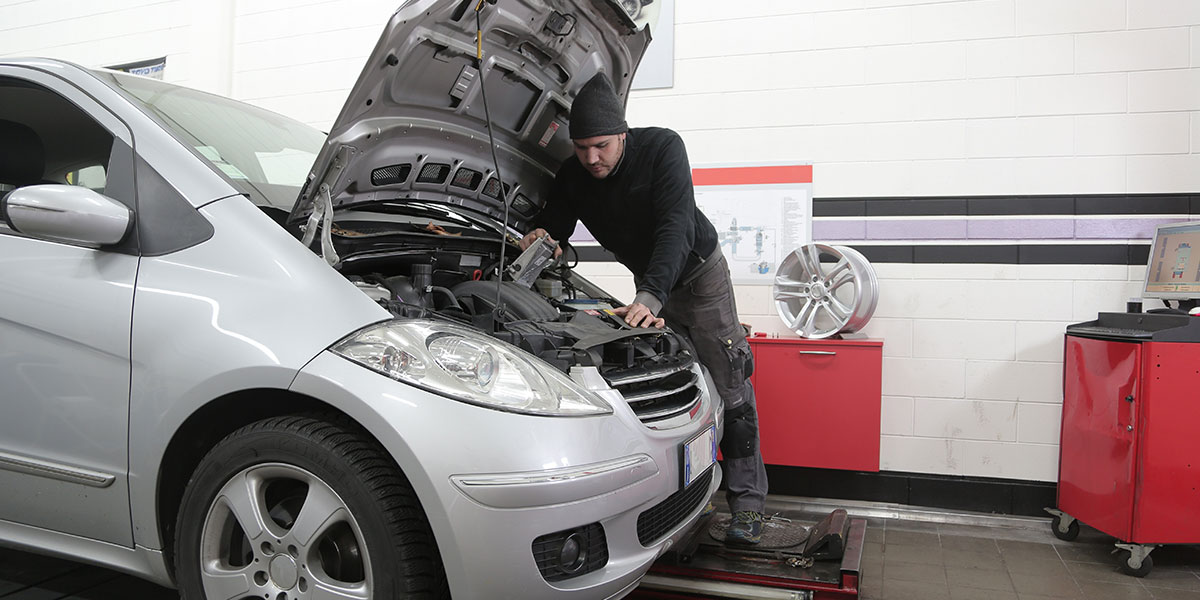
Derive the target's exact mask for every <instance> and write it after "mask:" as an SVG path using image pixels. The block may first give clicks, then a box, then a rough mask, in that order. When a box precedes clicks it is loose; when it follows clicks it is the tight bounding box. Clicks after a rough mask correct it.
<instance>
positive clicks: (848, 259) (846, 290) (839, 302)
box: [774, 244, 879, 339]
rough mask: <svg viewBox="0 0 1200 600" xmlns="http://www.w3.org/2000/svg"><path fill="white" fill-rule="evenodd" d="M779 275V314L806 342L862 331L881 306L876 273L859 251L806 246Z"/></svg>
mask: <svg viewBox="0 0 1200 600" xmlns="http://www.w3.org/2000/svg"><path fill="white" fill-rule="evenodd" d="M778 273H779V275H778V276H776V277H775V286H774V292H775V293H774V298H775V309H776V311H778V312H779V318H781V319H783V322H784V323H785V324H786V325H787V327H788V329H791V330H792V331H795V332H796V334H797V335H799V336H800V337H805V338H813V339H820V338H827V337H829V336H832V335H834V334H836V333H841V332H845V333H851V332H855V331H858V330H860V329H862V328H863V327H865V326H866V325H867V321H869V320H871V315H873V314H875V306H876V305H877V304H878V303H879V281H878V279H876V277H875V269H874V268H873V267H871V263H870V262H868V261H867V259H866V257H865V256H863V255H862V253H860V252H859V251H857V250H855V249H853V248H849V247H846V246H826V245H825V244H806V245H804V246H801V247H799V248H797V249H796V250H794V251H793V252H792V253H791V254H789V255H787V257H786V258H784V259H783V262H781V263H780V264H779V271H778Z"/></svg>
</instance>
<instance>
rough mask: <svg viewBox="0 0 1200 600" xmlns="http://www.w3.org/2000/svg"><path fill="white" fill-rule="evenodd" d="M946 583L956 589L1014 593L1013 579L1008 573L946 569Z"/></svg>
mask: <svg viewBox="0 0 1200 600" xmlns="http://www.w3.org/2000/svg"><path fill="white" fill-rule="evenodd" d="M946 581H947V582H948V583H949V584H950V585H952V586H956V587H969V588H979V589H985V590H1000V591H1005V592H1011V591H1013V583H1012V579H1011V577H1010V576H1009V574H1008V573H1007V572H1006V571H993V570H987V569H969V568H965V567H946Z"/></svg>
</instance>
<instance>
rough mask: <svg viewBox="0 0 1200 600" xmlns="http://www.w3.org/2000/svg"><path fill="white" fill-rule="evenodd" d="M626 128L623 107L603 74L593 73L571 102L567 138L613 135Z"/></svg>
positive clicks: (627, 129) (576, 138) (627, 127)
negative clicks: (569, 133)
mask: <svg viewBox="0 0 1200 600" xmlns="http://www.w3.org/2000/svg"><path fill="white" fill-rule="evenodd" d="M626 131H629V125H627V124H626V123H625V107H623V106H622V105H621V99H620V98H618V97H617V93H616V92H614V91H613V89H612V85H611V84H609V83H608V78H607V77H605V76H604V73H596V75H595V76H594V77H592V78H591V79H589V80H588V82H587V83H585V84H583V88H581V89H580V90H579V93H578V94H576V95H575V101H574V102H573V103H572V104H571V123H570V132H571V139H573V140H578V139H583V138H590V137H595V136H598V135H615V134H618V133H625V132H626Z"/></svg>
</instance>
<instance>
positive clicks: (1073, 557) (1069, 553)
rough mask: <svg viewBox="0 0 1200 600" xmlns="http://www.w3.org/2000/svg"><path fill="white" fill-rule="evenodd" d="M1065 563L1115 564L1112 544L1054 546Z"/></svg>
mask: <svg viewBox="0 0 1200 600" xmlns="http://www.w3.org/2000/svg"><path fill="white" fill-rule="evenodd" d="M1055 548H1056V549H1057V550H1058V555H1059V556H1061V557H1062V559H1063V560H1065V561H1072V562H1090V563H1104V564H1116V560H1117V559H1116V556H1115V555H1114V554H1113V546H1112V544H1067V545H1063V546H1056V547H1055Z"/></svg>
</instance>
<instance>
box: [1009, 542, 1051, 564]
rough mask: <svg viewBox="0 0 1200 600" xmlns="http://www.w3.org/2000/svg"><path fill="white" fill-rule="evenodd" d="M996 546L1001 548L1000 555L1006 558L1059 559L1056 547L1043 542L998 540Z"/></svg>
mask: <svg viewBox="0 0 1200 600" xmlns="http://www.w3.org/2000/svg"><path fill="white" fill-rule="evenodd" d="M996 545H997V546H998V547H999V548H1000V553H1001V554H1003V555H1005V556H1006V557H1007V556H1021V557H1024V558H1045V559H1047V560H1057V559H1058V552H1056V551H1055V550H1054V546H1052V545H1050V544H1047V543H1043V542H1030V541H1023V540H1001V539H997V540H996Z"/></svg>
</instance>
